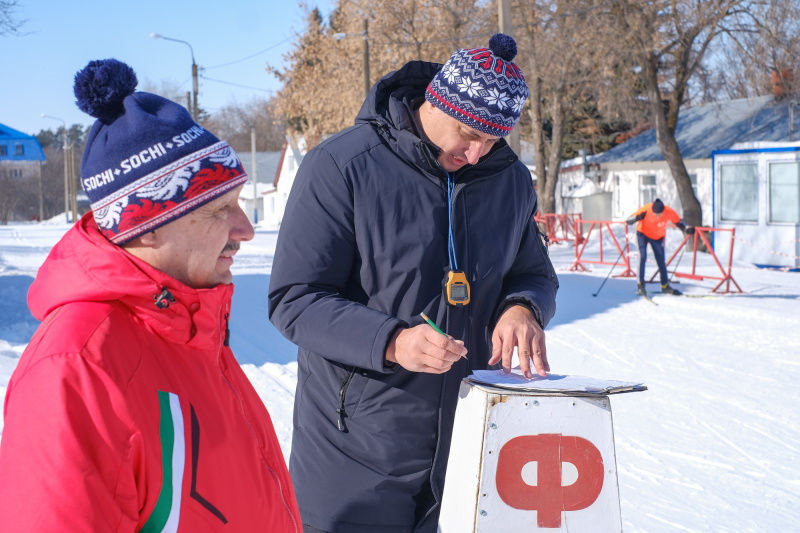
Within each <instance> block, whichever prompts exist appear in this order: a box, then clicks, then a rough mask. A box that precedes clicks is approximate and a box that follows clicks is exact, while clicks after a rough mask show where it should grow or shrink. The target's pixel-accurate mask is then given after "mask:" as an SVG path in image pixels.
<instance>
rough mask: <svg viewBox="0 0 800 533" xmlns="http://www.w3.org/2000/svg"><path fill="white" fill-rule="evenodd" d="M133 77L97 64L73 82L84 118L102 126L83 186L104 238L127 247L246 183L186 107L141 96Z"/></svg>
mask: <svg viewBox="0 0 800 533" xmlns="http://www.w3.org/2000/svg"><path fill="white" fill-rule="evenodd" d="M137 83H138V80H137V79H136V74H135V73H134V72H133V69H132V68H131V67H129V66H128V65H126V64H125V63H122V62H120V61H117V60H116V59H105V60H100V61H92V62H91V63H89V64H88V65H87V66H86V68H84V69H83V70H81V71H80V72H78V73H77V74H76V75H75V87H74V92H75V97H76V98H77V102H76V103H77V104H78V107H79V108H80V109H81V111H84V112H85V113H88V114H89V115H91V116H93V117H95V118H96V119H97V121H96V122H95V123H94V125H93V126H92V129H91V131H90V132H89V137H88V140H87V141H86V150H85V151H84V152H83V160H82V161H81V185H82V186H83V188H84V190H85V191H86V194H87V195H88V196H89V200H90V201H91V204H92V213H93V215H94V219H95V221H96V222H97V226H98V227H99V229H100V231H101V232H102V233H103V234H104V235H105V236H106V237H107V238H108V239H109V240H110V241H111V242H113V243H115V244H124V243H126V242H128V241H131V240H133V239H135V238H137V237H139V236H140V235H142V234H144V233H147V232H149V231H153V230H154V229H156V228H158V227H160V226H163V225H165V224H168V223H169V222H172V221H173V220H175V219H176V218H179V217H181V216H183V215H185V214H187V213H189V212H190V211H193V210H195V209H197V208H198V207H200V206H201V205H203V204H206V203H208V202H210V201H211V200H213V199H214V198H217V197H219V196H221V195H223V194H225V193H227V192H228V191H231V190H232V189H235V188H236V187H238V186H239V185H241V184H243V183H244V182H245V181H246V180H247V174H245V172H244V169H243V168H242V164H241V162H240V161H239V158H238V157H237V156H236V154H235V153H234V151H233V150H232V149H231V148H230V146H228V144H227V143H225V142H221V141H220V140H219V139H217V138H216V137H215V136H214V135H213V134H211V133H210V132H209V131H207V130H205V129H204V128H202V127H201V126H199V125H198V124H196V123H195V121H194V120H192V117H191V116H190V115H189V112H188V111H187V110H186V109H185V108H184V107H183V106H181V105H178V104H176V103H175V102H172V101H171V100H167V99H166V98H162V97H161V96H158V95H155V94H150V93H145V92H136V91H135V89H136V84H137Z"/></svg>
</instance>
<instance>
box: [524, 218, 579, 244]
mask: <svg viewBox="0 0 800 533" xmlns="http://www.w3.org/2000/svg"><path fill="white" fill-rule="evenodd" d="M580 218H581V214H580V213H563V214H559V213H542V212H541V211H540V212H539V213H537V214H536V217H535V220H536V222H538V223H539V224H540V225H543V226H544V234H545V235H547V239H548V240H549V241H550V242H551V243H557V242H563V241H570V242H572V241H574V240H575V239H576V236H577V235H580V233H576V232H575V224H576V222H577V221H578V220H580Z"/></svg>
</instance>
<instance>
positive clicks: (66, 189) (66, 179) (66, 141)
mask: <svg viewBox="0 0 800 533" xmlns="http://www.w3.org/2000/svg"><path fill="white" fill-rule="evenodd" d="M42 118H49V119H52V120H58V121H59V122H61V123H62V124H63V125H64V216H66V217H67V222H70V219H69V169H68V167H67V154H68V153H69V138H68V137H67V122H66V121H65V120H64V119H63V118H58V117H53V116H50V115H47V114H45V113H42ZM40 185H41V184H40ZM73 218H74V217H73Z"/></svg>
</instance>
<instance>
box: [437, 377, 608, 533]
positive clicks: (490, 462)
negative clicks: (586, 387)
mask: <svg viewBox="0 0 800 533" xmlns="http://www.w3.org/2000/svg"><path fill="white" fill-rule="evenodd" d="M439 531H440V532H441V533H469V532H475V533H495V532H496V533H508V532H514V533H524V532H529V531H542V532H544V531H548V532H556V531H563V532H567V531H568V532H569V533H583V532H586V533H606V532H614V533H619V532H621V531H622V521H621V517H620V507H619V488H618V485H617V464H616V456H615V452H614V430H613V427H612V420H611V405H610V402H609V400H608V396H605V395H584V396H565V395H563V394H559V395H553V394H542V393H532V392H523V391H512V390H508V389H499V388H495V387H491V386H486V385H478V384H474V383H470V382H466V381H465V382H462V384H461V390H460V392H459V403H458V407H457V409H456V418H455V426H454V428H453V442H452V445H451V448H450V457H449V460H448V466H447V474H446V478H445V489H444V496H443V501H442V510H441V514H440V518H439Z"/></svg>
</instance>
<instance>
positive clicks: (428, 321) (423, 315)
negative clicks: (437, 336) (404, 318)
mask: <svg viewBox="0 0 800 533" xmlns="http://www.w3.org/2000/svg"><path fill="white" fill-rule="evenodd" d="M419 316H421V317H422V319H423V320H424V321H425V322H427V323H428V325H430V327H432V328H433V329H435V330H436V331H438V332H439V333H441V334H442V335H444V336H445V337H446V336H447V333H445V332H444V331H442V330H440V329H439V326H437V325H436V324H434V323H433V320H431V319H430V318H428V316H427V315H426V314H425V313H420V314H419Z"/></svg>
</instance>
